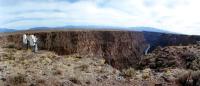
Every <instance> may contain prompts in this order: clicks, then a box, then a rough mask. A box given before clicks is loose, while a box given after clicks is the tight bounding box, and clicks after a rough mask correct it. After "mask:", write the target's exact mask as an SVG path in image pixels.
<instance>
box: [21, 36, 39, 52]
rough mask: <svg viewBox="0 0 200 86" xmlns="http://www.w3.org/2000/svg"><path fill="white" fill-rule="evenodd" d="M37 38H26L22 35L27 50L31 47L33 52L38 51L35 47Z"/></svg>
mask: <svg viewBox="0 0 200 86" xmlns="http://www.w3.org/2000/svg"><path fill="white" fill-rule="evenodd" d="M37 40H38V39H37V38H36V36H34V35H30V36H27V35H26V34H24V35H23V44H24V45H27V49H28V47H29V46H31V48H32V51H33V52H37V51H38V46H37Z"/></svg>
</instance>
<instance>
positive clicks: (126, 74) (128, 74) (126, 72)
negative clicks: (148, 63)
mask: <svg viewBox="0 0 200 86" xmlns="http://www.w3.org/2000/svg"><path fill="white" fill-rule="evenodd" d="M135 74H136V72H135V69H133V68H129V69H123V70H122V73H121V75H122V76H124V77H133V76H135Z"/></svg>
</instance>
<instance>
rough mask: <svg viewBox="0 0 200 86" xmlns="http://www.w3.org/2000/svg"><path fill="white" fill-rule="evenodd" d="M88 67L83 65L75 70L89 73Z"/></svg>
mask: <svg viewBox="0 0 200 86" xmlns="http://www.w3.org/2000/svg"><path fill="white" fill-rule="evenodd" d="M88 67H89V66H88V65H86V64H83V65H81V66H78V67H76V68H75V69H80V70H81V71H87V70H88Z"/></svg>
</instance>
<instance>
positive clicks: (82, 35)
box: [8, 31, 146, 69]
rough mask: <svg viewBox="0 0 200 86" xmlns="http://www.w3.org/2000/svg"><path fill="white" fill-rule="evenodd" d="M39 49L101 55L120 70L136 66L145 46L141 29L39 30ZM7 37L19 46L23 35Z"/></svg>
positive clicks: (61, 53)
mask: <svg viewBox="0 0 200 86" xmlns="http://www.w3.org/2000/svg"><path fill="white" fill-rule="evenodd" d="M29 34H35V35H36V36H37V37H38V38H39V45H38V46H39V48H40V49H42V50H50V51H55V52H56V53H58V54H60V55H68V54H73V53H78V54H81V55H91V56H95V57H98V58H104V59H105V60H106V63H108V64H110V65H112V66H114V67H115V68H118V69H122V68H128V67H130V66H131V67H135V66H136V65H137V62H138V61H139V60H140V56H141V55H142V54H143V51H144V48H145V46H146V43H145V40H144V37H143V34H142V33H141V32H129V31H56V32H39V33H29ZM8 40H9V41H11V42H14V43H15V44H16V45H17V48H19V49H20V48H22V42H21V41H22V34H18V35H10V36H9V37H8Z"/></svg>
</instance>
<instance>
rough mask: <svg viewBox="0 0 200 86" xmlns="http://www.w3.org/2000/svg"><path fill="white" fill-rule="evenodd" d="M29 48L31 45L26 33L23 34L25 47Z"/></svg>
mask: <svg viewBox="0 0 200 86" xmlns="http://www.w3.org/2000/svg"><path fill="white" fill-rule="evenodd" d="M25 46H26V48H27V49H28V46H29V40H28V37H27V35H26V34H24V35H23V47H25Z"/></svg>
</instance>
